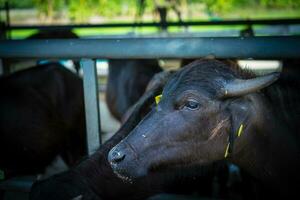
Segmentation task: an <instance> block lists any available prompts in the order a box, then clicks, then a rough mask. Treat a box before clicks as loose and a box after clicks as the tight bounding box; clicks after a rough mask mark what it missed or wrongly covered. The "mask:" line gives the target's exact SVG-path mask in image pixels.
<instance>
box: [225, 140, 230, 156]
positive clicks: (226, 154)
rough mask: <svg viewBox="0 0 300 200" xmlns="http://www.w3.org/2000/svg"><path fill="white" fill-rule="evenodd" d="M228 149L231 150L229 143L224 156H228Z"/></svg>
mask: <svg viewBox="0 0 300 200" xmlns="http://www.w3.org/2000/svg"><path fill="white" fill-rule="evenodd" d="M228 150H229V143H228V144H227V147H226V150H225V155H224V158H227V156H228Z"/></svg>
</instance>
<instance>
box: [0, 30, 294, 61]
mask: <svg viewBox="0 0 300 200" xmlns="http://www.w3.org/2000/svg"><path fill="white" fill-rule="evenodd" d="M209 55H212V56H215V57H217V58H244V59H247V58H257V59H268V58H299V57H300V36H294V37H291V36H280V37H248V38H243V37H214V38H209V37H189V38H186V37H181V38H180V37H176V38H175V37H174V38H119V39H114V38H108V39H52V40H50V39H49V40H4V41H1V42H0V58H73V59H75V58H199V57H204V56H209Z"/></svg>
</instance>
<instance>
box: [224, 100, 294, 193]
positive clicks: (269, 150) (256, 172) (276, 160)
mask: <svg viewBox="0 0 300 200" xmlns="http://www.w3.org/2000/svg"><path fill="white" fill-rule="evenodd" d="M257 96H258V98H257ZM257 96H256V97H254V99H255V101H256V103H255V108H254V113H255V115H254V116H255V117H254V118H253V120H252V121H251V122H250V123H249V124H248V126H247V127H246V129H245V131H244V133H243V136H242V137H240V138H237V140H236V144H235V149H234V152H233V155H232V157H231V158H230V159H231V161H232V162H233V163H235V164H237V165H238V166H240V167H241V168H242V169H244V170H245V171H248V172H249V173H250V174H251V175H253V176H254V177H255V178H256V179H258V180H259V181H261V182H262V183H263V184H264V185H265V186H266V188H269V189H272V190H273V189H277V190H276V191H278V192H279V193H281V194H284V195H286V194H287V193H288V194H291V193H290V192H291V191H292V190H293V188H295V186H296V185H295V184H294V183H295V182H298V181H300V176H299V172H298V170H299V166H300V150H299V142H298V140H297V134H296V133H295V132H296V131H297V130H293V128H292V127H290V126H288V125H286V124H285V123H284V122H283V121H282V117H281V116H279V115H276V113H278V111H276V112H275V110H276V108H278V107H274V106H273V105H270V104H269V102H268V101H267V100H265V99H264V96H263V95H261V96H259V95H257ZM291 120H292V119H291Z"/></svg>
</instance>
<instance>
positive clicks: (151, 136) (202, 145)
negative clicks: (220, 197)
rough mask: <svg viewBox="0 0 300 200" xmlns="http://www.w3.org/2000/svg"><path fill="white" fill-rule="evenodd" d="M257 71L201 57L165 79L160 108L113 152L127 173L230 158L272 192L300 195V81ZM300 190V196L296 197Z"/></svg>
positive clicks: (120, 172) (266, 191)
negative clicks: (264, 74)
mask: <svg viewBox="0 0 300 200" xmlns="http://www.w3.org/2000/svg"><path fill="white" fill-rule="evenodd" d="M279 75H280V74H279V73H272V74H269V75H266V76H262V77H254V75H253V74H251V73H250V72H248V71H243V70H240V69H239V68H238V67H235V66H229V65H228V64H226V63H223V62H220V61H217V60H205V59H204V60H199V61H195V62H193V63H191V64H190V65H188V66H186V67H184V68H183V69H182V70H180V71H179V72H177V73H176V74H175V75H174V76H173V77H172V78H171V79H170V80H169V81H168V83H167V84H166V86H165V87H164V89H163V92H162V98H161V101H160V103H159V104H158V105H157V107H155V108H153V109H152V111H151V112H150V113H149V114H148V115H147V116H146V117H145V118H144V119H143V120H142V121H141V122H140V123H139V124H138V125H137V126H136V128H135V129H134V130H132V131H131V133H130V134H129V135H128V136H127V137H126V138H125V139H123V140H122V141H121V142H120V143H119V144H118V145H116V146H115V147H114V148H113V149H112V150H111V151H110V152H109V155H108V159H109V162H110V163H111V166H112V168H113V169H114V171H115V173H116V174H118V175H119V176H121V177H124V178H125V179H128V178H137V177H142V176H145V175H147V174H149V173H155V172H157V173H158V172H161V171H166V170H168V169H172V168H176V167H182V166H206V165H210V164H211V163H214V162H216V161H222V160H227V161H230V162H232V163H235V164H236V165H238V166H240V167H241V168H242V169H244V170H245V171H247V172H248V173H249V174H250V175H251V176H252V177H253V178H254V179H256V180H257V184H259V185H260V184H261V185H262V186H263V187H261V189H264V190H263V191H262V194H263V195H266V196H268V197H270V196H275V197H278V196H277V195H279V196H282V197H291V196H293V195H297V194H298V190H297V189H298V187H299V184H298V183H299V181H300V173H299V167H300V156H299V155H300V144H299V143H300V138H299V137H300V134H299V124H298V122H299V119H300V105H299V102H300V93H299V81H296V80H286V79H285V76H284V74H283V76H282V77H281V79H279V81H277V82H276V83H274V84H273V85H271V84H272V83H273V82H275V81H276V80H277V79H278V78H279ZM297 196H299V194H298V195H297Z"/></svg>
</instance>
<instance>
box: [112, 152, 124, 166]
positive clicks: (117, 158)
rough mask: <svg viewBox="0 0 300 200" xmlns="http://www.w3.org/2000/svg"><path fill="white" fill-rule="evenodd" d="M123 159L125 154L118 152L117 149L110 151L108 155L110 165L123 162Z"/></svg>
mask: <svg viewBox="0 0 300 200" xmlns="http://www.w3.org/2000/svg"><path fill="white" fill-rule="evenodd" d="M124 158H125V154H124V153H123V152H122V151H119V150H117V149H115V150H113V151H111V152H110V155H109V160H110V161H111V162H112V163H118V162H121V161H122V160H124Z"/></svg>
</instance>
